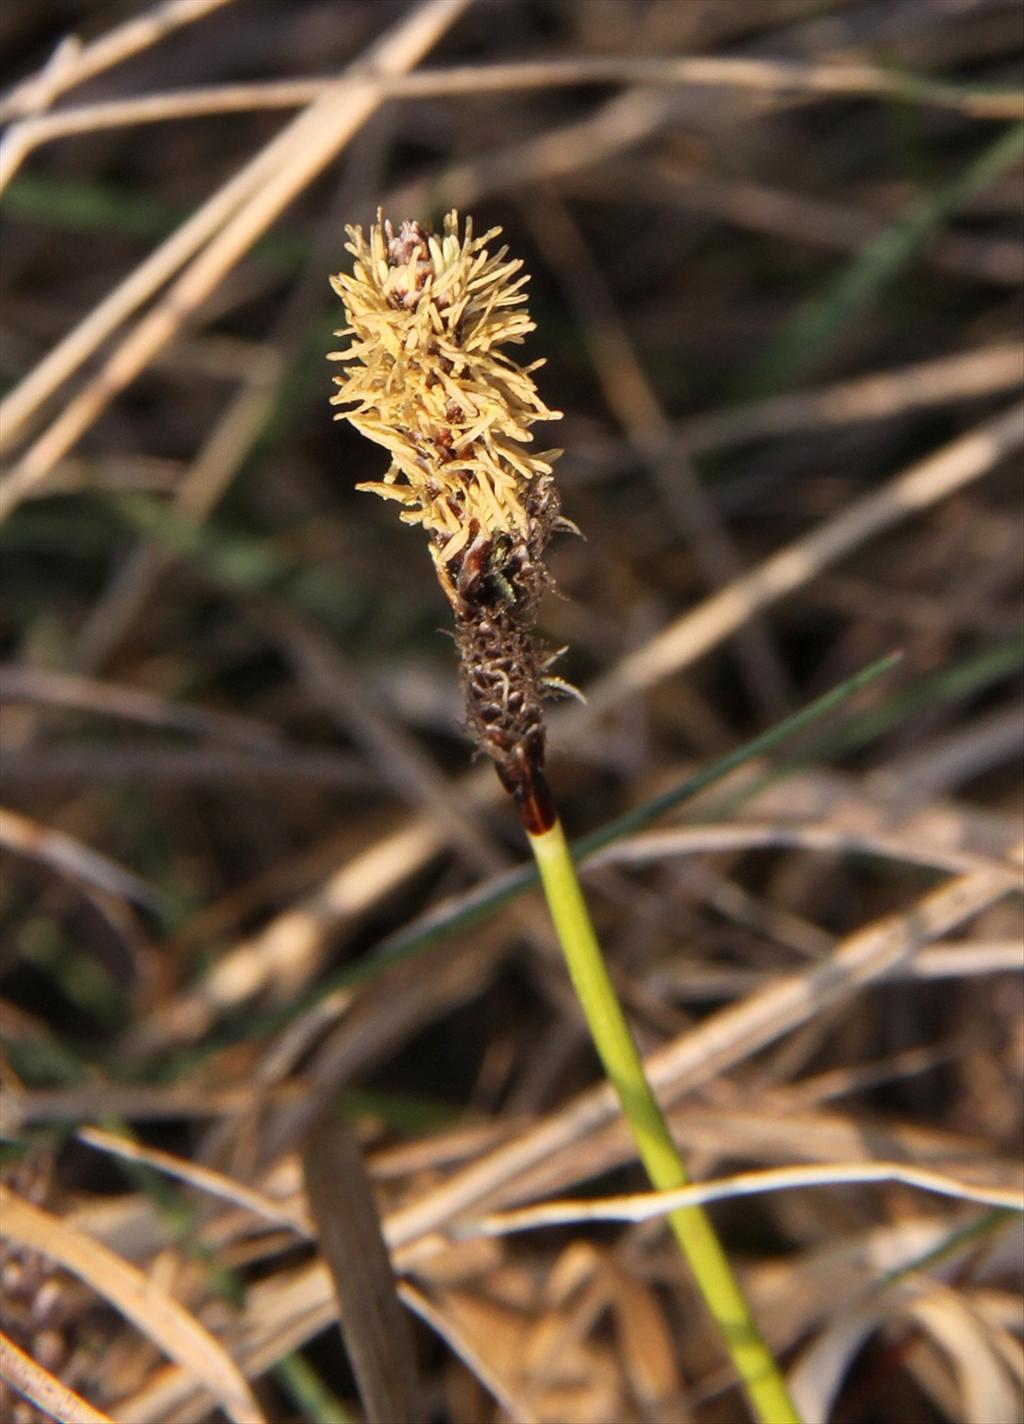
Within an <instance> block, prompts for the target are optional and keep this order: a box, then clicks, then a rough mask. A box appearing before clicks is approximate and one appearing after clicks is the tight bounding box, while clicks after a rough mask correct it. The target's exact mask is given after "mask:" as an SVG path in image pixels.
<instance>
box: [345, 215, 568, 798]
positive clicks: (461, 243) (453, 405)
mask: <svg viewBox="0 0 1024 1424" xmlns="http://www.w3.org/2000/svg"><path fill="white" fill-rule="evenodd" d="M377 216H378V220H377V222H376V223H375V224H374V225H373V226H372V227H371V229H370V234H369V238H368V239H367V238H366V237H365V236H364V234H363V231H362V229H361V228H358V227H350V228H348V229H346V231H347V233H348V236H349V242H348V243H347V244H346V246H347V249H348V251H349V252H350V253H351V254H352V256H353V258H354V259H355V261H354V264H353V270H352V272H351V274H349V273H345V272H342V273H339V274H338V275H337V276H334V277H332V278H331V285H332V287H333V288H334V290H335V292H336V293H337V294H338V296H339V297H340V298H341V300H342V302H343V303H344V304H345V315H346V318H347V322H348V325H347V326H345V327H344V328H342V330H340V331H338V332H336V333H335V334H336V335H338V336H347V337H350V338H351V341H350V344H349V345H348V346H347V347H346V348H345V349H344V350H342V351H335V352H332V353H331V354H330V358H329V359H331V360H333V361H341V362H343V363H344V366H343V374H342V375H341V376H338V377H335V382H336V384H337V386H338V390H337V392H336V393H335V395H334V396H333V397H332V399H331V403H332V404H333V405H337V406H341V407H343V409H342V410H341V411H340V412H339V414H338V416H337V417H336V418H338V419H345V420H348V421H350V422H351V423H352V425H354V426H355V428H356V429H357V430H359V431H361V432H362V434H364V435H366V436H367V437H368V438H369V439H370V440H373V441H375V442H376V443H377V444H379V445H383V446H384V448H385V449H386V450H387V451H388V453H389V455H390V456H391V463H390V465H389V467H388V470H387V471H386V473H385V474H384V476H383V478H382V479H381V480H375V481H369V482H366V483H364V484H360V485H358V486H357V488H358V489H362V490H370V491H372V492H373V493H374V494H378V495H381V496H382V497H383V498H384V499H389V500H394V501H395V502H396V503H397V504H398V505H399V506H400V518H401V519H402V520H404V521H405V522H406V523H408V524H421V525H422V526H423V528H424V529H425V530H426V532H427V536H428V542H429V549H430V555H431V558H432V559H433V561H434V567H435V569H436V571H437V575H438V578H439V580H440V583H441V586H442V588H443V589H444V591H445V594H446V595H447V597H448V600H449V602H450V603H451V605H452V609H453V611H454V614H455V628H456V641H457V644H458V648H459V653H460V659H461V667H462V685H463V692H464V694H465V700H466V712H467V721H468V724H469V728H470V730H471V732H472V733H473V735H474V736H475V738H476V740H477V742H478V743H479V745H480V746H482V747H483V748H484V749H485V750H486V751H487V752H488V753H489V754H490V755H491V756H492V757H493V758H494V760H495V763H496V765H497V768H498V773H499V775H500V776H501V778H502V781H503V782H504V783H505V785H506V786H507V787H508V789H509V790H511V791H513V792H514V793H515V794H516V795H517V796H519V797H520V800H521V801H522V799H523V796H528V795H529V794H530V791H529V787H530V785H531V784H532V783H531V775H532V773H531V770H530V769H531V768H533V770H534V771H535V772H536V773H537V775H539V773H540V768H541V766H542V765H543V748H544V733H543V714H542V711H541V697H542V695H543V693H544V690H545V687H547V686H549V685H550V686H561V687H564V686H565V685H564V684H560V683H559V681H558V679H551V680H550V683H549V682H548V680H547V679H546V676H545V670H546V668H547V666H548V662H549V661H550V660H549V659H545V658H544V657H543V656H542V655H541V653H539V652H538V650H537V648H536V647H535V641H534V634H533V629H534V623H535V621H536V611H537V604H538V602H539V600H540V597H541V594H542V593H543V592H544V590H545V588H547V587H548V586H549V584H550V578H549V576H548V573H547V570H546V568H545V565H544V561H543V554H544V548H545V546H546V544H547V542H548V539H549V538H550V536H551V534H552V532H553V530H554V529H555V528H556V527H557V526H558V525H559V524H562V525H566V523H567V522H566V521H563V520H560V517H559V511H558V495H557V492H556V490H555V486H554V481H553V478H552V461H553V460H554V459H555V458H556V457H557V456H558V455H559V454H560V453H561V452H560V451H558V450H547V451H544V452H542V453H540V454H535V453H533V452H532V450H531V449H530V446H531V445H532V442H533V436H532V433H531V429H530V427H531V426H532V425H533V424H534V422H535V421H538V420H557V419H560V417H561V412H560V411H553V410H549V409H548V408H547V406H546V405H545V404H544V402H543V401H542V400H541V398H540V396H539V395H538V393H537V389H536V386H535V385H534V382H533V379H532V376H533V372H534V371H535V370H536V369H537V368H538V367H539V366H541V365H543V362H542V361H535V362H533V363H532V364H531V365H528V366H520V365H519V364H518V363H517V362H516V361H515V360H513V358H512V357H511V356H509V355H508V354H507V352H506V351H505V350H504V348H505V347H508V346H515V345H518V344H520V343H521V342H522V341H523V339H524V337H525V336H526V335H527V334H528V333H529V332H531V331H533V330H534V323H533V322H532V321H531V319H530V315H529V313H528V312H527V311H526V310H525V306H524V303H525V301H526V294H525V292H524V290H523V288H524V286H525V284H526V282H527V281H528V278H527V277H526V276H525V275H524V274H522V272H521V268H522V263H521V262H519V261H517V260H514V259H509V257H508V249H507V248H506V247H500V248H499V249H497V251H494V252H492V251H490V250H489V248H488V243H490V242H491V241H492V239H494V238H495V237H497V236H498V234H499V233H500V231H501V230H500V228H492V229H491V230H490V231H489V232H486V233H485V234H484V235H483V236H482V237H474V235H473V225H472V220H471V219H469V218H467V219H466V223H465V227H464V229H463V231H462V232H461V233H460V230H459V219H458V214H457V213H455V212H450V213H449V214H448V216H447V217H446V218H445V220H444V232H443V235H442V236H441V237H436V236H433V235H431V234H430V233H428V232H427V231H426V230H425V229H424V228H423V227H422V226H421V225H420V224H419V223H417V222H403V223H402V224H401V225H400V226H399V228H398V230H397V232H396V230H395V228H394V227H393V226H392V224H391V223H390V222H386V221H384V220H383V219H382V217H381V215H380V213H378V215H377ZM567 527H570V528H571V527H572V526H567ZM524 786H525V787H526V788H527V789H526V791H524V790H523V787H524Z"/></svg>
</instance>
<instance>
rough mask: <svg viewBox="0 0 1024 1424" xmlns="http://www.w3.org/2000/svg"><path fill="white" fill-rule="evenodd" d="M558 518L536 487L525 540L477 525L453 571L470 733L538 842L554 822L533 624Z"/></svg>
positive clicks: (541, 486) (548, 491) (545, 489)
mask: <svg viewBox="0 0 1024 1424" xmlns="http://www.w3.org/2000/svg"><path fill="white" fill-rule="evenodd" d="M557 518H558V498H557V494H556V493H555V489H554V485H553V483H552V482H551V481H550V480H543V479H538V480H537V481H535V483H534V486H533V487H532V489H531V498H530V499H529V501H528V503H527V528H526V532H525V534H523V535H520V536H518V537H511V536H505V535H498V536H496V537H494V538H488V537H487V536H486V535H482V534H481V533H480V530H479V526H478V525H476V523H475V521H474V524H473V525H471V526H470V541H469V544H468V545H467V547H466V549H465V550H464V551H463V552H462V554H461V555H460V556H459V557H458V558H457V559H455V560H453V561H452V570H451V572H452V575H453V579H454V589H455V595H456V597H455V600H454V602H455V637H456V642H457V644H458V648H459V656H460V661H461V679H462V691H463V697H464V699H465V705H466V720H467V724H468V730H469V731H470V732H471V733H472V734H473V736H474V737H475V738H476V741H477V743H478V745H479V746H480V747H482V748H483V750H484V751H486V752H487V753H488V755H489V756H490V757H491V759H492V760H493V762H494V765H495V769H496V770H497V773H498V776H499V778H500V780H501V783H502V785H503V786H504V787H505V789H506V791H508V792H510V793H511V794H512V795H513V796H514V797H515V799H516V801H517V803H518V805H519V810H520V815H521V817H522V819H523V823H524V825H525V826H526V829H527V830H528V831H530V832H531V834H534V835H537V834H539V833H540V832H542V831H545V830H548V829H550V827H551V826H552V825H553V824H554V815H555V812H554V804H553V802H552V799H551V794H550V792H549V790H548V787H547V782H546V780H545V778H544V770H543V768H544V711H543V704H542V695H543V687H544V667H545V664H544V663H543V662H542V661H541V659H540V657H539V654H538V650H537V646H536V641H535V637H534V622H535V619H536V611H537V605H538V603H539V602H540V598H541V595H542V594H543V593H544V591H545V589H546V588H548V587H549V586H550V583H551V578H550V575H549V574H548V571H547V568H546V567H545V565H544V562H543V551H544V546H545V545H546V544H547V541H548V539H549V537H550V535H551V530H552V528H553V527H554V524H555V522H556V520H557Z"/></svg>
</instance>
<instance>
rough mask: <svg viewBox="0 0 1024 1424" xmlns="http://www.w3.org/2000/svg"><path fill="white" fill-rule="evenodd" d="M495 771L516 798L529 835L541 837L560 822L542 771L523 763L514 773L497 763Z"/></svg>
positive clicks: (524, 828) (507, 789)
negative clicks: (556, 821) (557, 819)
mask: <svg viewBox="0 0 1024 1424" xmlns="http://www.w3.org/2000/svg"><path fill="white" fill-rule="evenodd" d="M495 770H496V771H497V773H498V780H499V781H500V782H501V784H502V786H504V788H505V790H506V791H507V792H508V793H509V794H510V795H511V796H512V797H514V798H515V803H516V805H517V806H518V807H519V819H520V820H521V821H522V823H523V830H524V831H525V832H526V834H527V835H528V836H542V835H543V834H544V832H545V831H550V829H551V827H552V826H553V825H554V824H555V820H556V818H557V812H556V811H555V798H554V797H553V796H552V794H551V788H550V786H549V785H548V779H547V777H546V776H545V775H544V773H543V771H542V770H541V769H540V767H539V766H529V765H527V764H525V763H520V764H519V765H518V766H517V767H516V769H515V771H514V772H512V771H510V769H509V767H508V766H507V765H503V764H502V763H500V762H496V763H495Z"/></svg>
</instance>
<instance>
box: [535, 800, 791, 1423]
mask: <svg viewBox="0 0 1024 1424" xmlns="http://www.w3.org/2000/svg"><path fill="white" fill-rule="evenodd" d="M527 839H528V840H529V843H530V849H531V850H532V852H533V854H534V856H535V858H536V861H537V868H538V870H539V871H540V878H541V883H542V885H543V887H544V895H545V898H546V900H547V903H548V909H549V910H550V912H551V919H552V922H553V923H554V926H555V931H556V933H557V935H558V940H559V943H560V945H561V947H562V953H563V955H564V956H565V963H566V966H567V968H568V970H569V976H570V978H571V979H572V983H573V988H574V989H575V991H576V997H577V998H578V999H579V1001H580V1006H581V1007H582V1009H583V1013H584V1016H585V1017H586V1020H587V1026H588V1028H589V1030H590V1037H591V1039H592V1040H593V1043H594V1047H595V1048H596V1049H597V1053H598V1057H599V1058H600V1060H601V1064H602V1067H603V1068H604V1071H605V1075H606V1077H607V1078H608V1081H609V1082H610V1083H611V1084H612V1086H613V1087H614V1089H615V1091H616V1093H617V1094H618V1098H619V1102H620V1104H621V1105H622V1112H623V1116H624V1117H625V1119H626V1122H627V1123H628V1125H629V1129H630V1132H631V1133H632V1134H633V1140H634V1141H635V1142H636V1145H637V1151H638V1152H639V1153H640V1160H641V1161H642V1162H643V1164H644V1168H645V1169H646V1172H647V1175H648V1177H649V1178H650V1180H651V1185H652V1186H653V1187H655V1188H656V1189H657V1190H658V1191H671V1190H673V1188H675V1187H685V1186H688V1185H689V1183H690V1177H689V1174H688V1173H687V1170H686V1164H685V1163H684V1161H683V1158H682V1155H681V1154H680V1152H679V1149H678V1147H677V1146H676V1144H675V1142H674V1141H673V1138H672V1134H671V1132H670V1131H669V1126H668V1123H667V1122H666V1120H665V1115H664V1113H663V1112H662V1110H661V1107H660V1105H659V1103H658V1100H657V1098H656V1097H655V1096H654V1092H653V1090H652V1088H651V1086H650V1084H649V1083H648V1081H647V1075H646V1073H645V1072H644V1065H643V1060H642V1058H641V1057H640V1053H639V1051H638V1049H637V1046H636V1043H635V1042H634V1039H633V1035H632V1033H631V1032H630V1029H629V1025H628V1024H627V1022H626V1017H625V1015H624V1013H623V1012H622V1007H621V1005H620V1003H619V1000H618V997H617V995H616V993H615V989H614V987H613V985H612V981H611V977H610V975H609V973H608V968H607V965H606V964H605V961H604V955H603V954H602V953H601V947H600V945H599V944H598V941H597V936H596V934H595V933H594V927H593V923H592V921H591V918H590V912H589V910H588V909H587V902H586V900H585V899H584V896H583V891H582V889H581V888H580V883H579V879H578V877H577V875H576V866H575V864H574V862H573V858H572V853H571V851H570V850H569V846H568V842H567V841H566V839H565V832H564V831H563V829H562V823H561V821H560V820H559V819H558V818H557V816H556V818H555V820H554V822H553V824H552V825H551V826H550V827H549V828H548V829H547V830H545V831H541V832H539V833H532V832H529V831H528V832H527ZM668 1221H669V1225H670V1226H671V1228H672V1231H673V1233H674V1235H675V1238H676V1240H677V1241H678V1242H679V1246H680V1249H681V1250H682V1253H683V1255H684V1256H685V1257H686V1261H687V1264H688V1265H689V1267H690V1271H691V1272H692V1274H693V1278H694V1281H695V1282H696V1285H697V1289H698V1291H699V1292H700V1294H701V1296H702V1298H703V1300H704V1303H705V1305H706V1306H707V1308H708V1311H709V1312H710V1314H711V1315H712V1317H713V1318H714V1320H715V1323H716V1324H717V1325H718V1328H719V1330H720V1331H721V1333H722V1337H723V1339H724V1341H725V1345H726V1348H727V1350H728V1351H729V1355H730V1358H731V1359H732V1362H733V1364H734V1366H735V1367H736V1372H737V1374H738V1375H739V1377H740V1380H741V1382H742V1385H743V1388H744V1390H745V1392H746V1395H747V1398H748V1400H749V1401H750V1405H751V1407H752V1409H753V1410H754V1413H755V1414H756V1416H757V1418H758V1419H760V1420H763V1421H765V1424H800V1419H799V1415H798V1414H797V1412H796V1408H795V1407H794V1405H793V1402H792V1400H791V1399H790V1396H789V1391H788V1390H787V1388H786V1382H785V1380H784V1379H783V1377H782V1373H781V1371H780V1369H779V1366H778V1364H777V1363H776V1361H775V1358H774V1356H773V1355H772V1352H771V1350H770V1349H769V1348H768V1346H767V1345H766V1343H765V1341H764V1339H763V1338H762V1336H761V1333H760V1331H759V1330H758V1328H757V1325H756V1323H755V1321H754V1318H753V1315H752V1314H751V1311H750V1307H749V1305H748V1303H747V1300H746V1297H745V1296H744V1294H743V1290H742V1288H741V1286H740V1283H739V1281H738V1280H737V1278H736V1275H735V1273H734V1271H733V1269H732V1267H731V1266H730V1264H729V1258H728V1257H727V1256H726V1254H725V1251H724V1249H723V1247H722V1244H721V1242H720V1241H719V1239H718V1235H717V1233H716V1232H715V1228H714V1226H713V1225H712V1222H711V1218H710V1216H709V1215H708V1213H707V1212H706V1211H705V1209H704V1208H703V1207H701V1206H691V1207H679V1208H677V1209H676V1210H675V1211H672V1212H669V1214H668Z"/></svg>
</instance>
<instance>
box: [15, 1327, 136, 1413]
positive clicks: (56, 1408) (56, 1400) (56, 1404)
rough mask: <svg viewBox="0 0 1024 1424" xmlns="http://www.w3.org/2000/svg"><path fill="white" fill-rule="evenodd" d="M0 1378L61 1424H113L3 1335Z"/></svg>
mask: <svg viewBox="0 0 1024 1424" xmlns="http://www.w3.org/2000/svg"><path fill="white" fill-rule="evenodd" d="M0 1378H3V1379H5V1380H6V1381H7V1383H8V1384H9V1385H10V1386H11V1388H12V1389H15V1390H17V1392H18V1393H19V1394H20V1395H23V1396H24V1397H25V1398H26V1399H29V1400H31V1401H32V1403H33V1404H35V1405H37V1406H38V1407H39V1408H40V1409H41V1410H42V1411H43V1413H44V1414H49V1415H52V1416H53V1418H54V1419H59V1420H60V1424H112V1421H111V1419H110V1417H109V1415H107V1414H101V1413H100V1411H99V1410H98V1409H95V1408H94V1407H93V1406H92V1405H91V1404H90V1403H89V1402H88V1400H85V1399H83V1398H82V1396H81V1395H80V1394H76V1393H75V1391H74V1390H73V1389H69V1388H68V1387H67V1385H66V1384H61V1382H60V1380H59V1379H54V1377H53V1375H51V1374H50V1372H49V1370H44V1369H43V1367H42V1365H40V1364H37V1363H36V1361H35V1360H33V1358H32V1356H31V1355H26V1354H25V1352H24V1350H19V1349H18V1347H17V1345H16V1344H15V1343H14V1341H13V1340H9V1339H8V1338H7V1336H6V1335H5V1334H4V1333H3V1332H2V1331H0Z"/></svg>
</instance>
